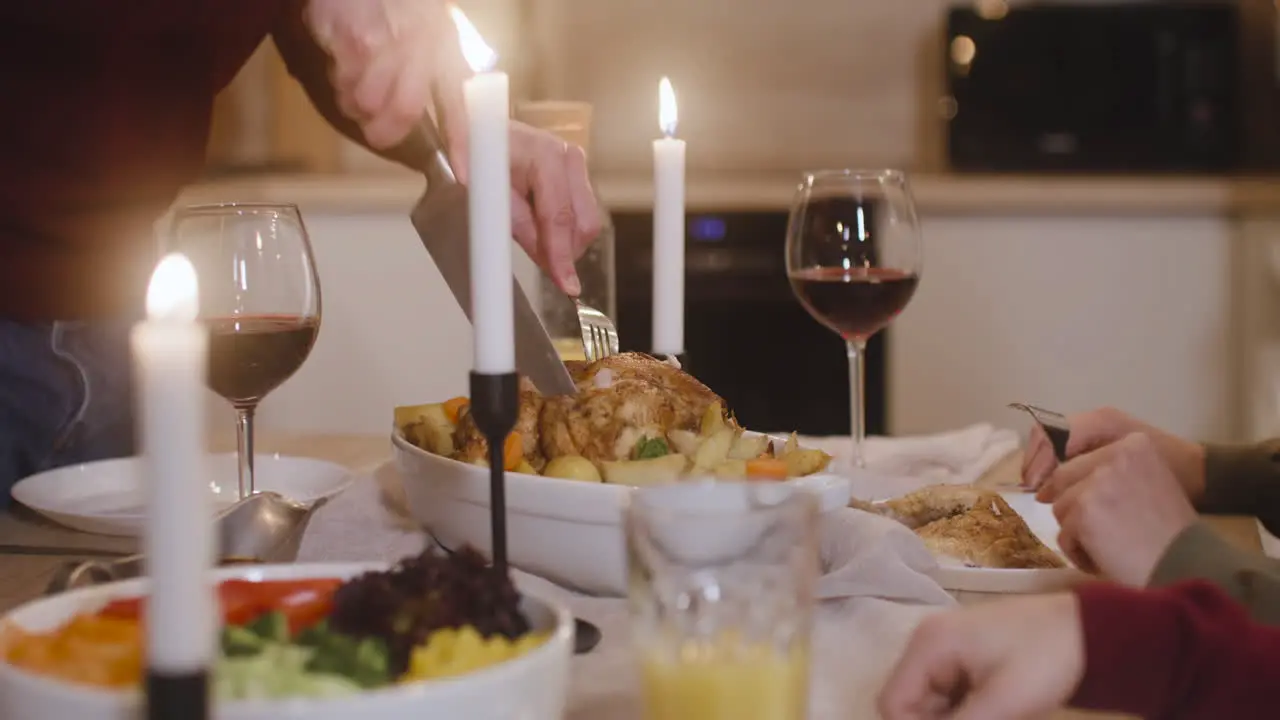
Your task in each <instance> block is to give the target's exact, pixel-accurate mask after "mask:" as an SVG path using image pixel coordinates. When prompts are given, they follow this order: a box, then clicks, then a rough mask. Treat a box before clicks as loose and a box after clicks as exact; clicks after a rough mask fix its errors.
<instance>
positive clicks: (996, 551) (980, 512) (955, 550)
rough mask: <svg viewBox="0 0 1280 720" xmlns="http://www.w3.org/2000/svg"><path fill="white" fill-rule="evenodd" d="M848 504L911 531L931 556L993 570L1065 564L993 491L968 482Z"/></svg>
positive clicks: (1062, 565) (936, 486) (1063, 565)
mask: <svg viewBox="0 0 1280 720" xmlns="http://www.w3.org/2000/svg"><path fill="white" fill-rule="evenodd" d="M851 505H852V506H853V507H856V508H858V509H860V510H866V511H869V512H874V513H878V514H881V515H884V516H886V517H890V518H893V519H894V520H897V521H898V522H901V523H902V524H904V525H906V526H907V527H909V528H911V529H913V530H915V532H916V535H918V536H920V539H921V540H923V541H924V544H925V546H926V547H928V548H929V550H930V551H931V552H933V554H934V555H938V556H942V557H944V558H951V559H953V560H956V561H959V562H962V563H964V564H966V565H972V566H976V567H984V568H999V569H1029V568H1061V567H1066V563H1065V562H1064V561H1063V559H1062V558H1061V557H1060V556H1058V554H1057V553H1055V552H1054V551H1053V550H1050V549H1049V548H1048V547H1047V546H1046V545H1045V544H1044V543H1043V542H1041V541H1040V538H1038V537H1036V534H1035V533H1034V532H1032V531H1031V528H1030V527H1028V526H1027V523H1026V520H1024V519H1023V518H1022V516H1021V515H1019V514H1018V512H1017V511H1016V510H1014V509H1013V508H1012V507H1010V506H1009V503H1008V502H1006V501H1005V499H1004V498H1002V497H1000V494H999V493H995V492H991V491H990V490H983V489H980V488H975V487H972V486H969V485H932V486H929V487H926V488H921V489H920V490H917V491H915V492H913V493H908V494H907V495H903V496H902V497H898V498H894V499H892V500H886V501H884V502H879V503H866V502H861V501H855V502H854V503H851Z"/></svg>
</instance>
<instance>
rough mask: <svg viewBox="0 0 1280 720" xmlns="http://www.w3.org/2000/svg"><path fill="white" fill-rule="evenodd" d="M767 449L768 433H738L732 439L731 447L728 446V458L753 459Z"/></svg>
mask: <svg viewBox="0 0 1280 720" xmlns="http://www.w3.org/2000/svg"><path fill="white" fill-rule="evenodd" d="M768 449H769V436H768V435H747V434H746V433H740V434H739V435H738V437H737V438H736V439H735V440H734V441H733V447H731V448H729V459H731V460H754V459H755V458H758V457H760V456H761V455H763V454H764V453H765V451H766V450H768Z"/></svg>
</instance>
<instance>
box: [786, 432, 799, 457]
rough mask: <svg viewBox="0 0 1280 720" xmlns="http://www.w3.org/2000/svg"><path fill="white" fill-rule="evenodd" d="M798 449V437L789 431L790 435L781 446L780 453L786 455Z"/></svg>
mask: <svg viewBox="0 0 1280 720" xmlns="http://www.w3.org/2000/svg"><path fill="white" fill-rule="evenodd" d="M799 449H800V439H799V438H797V437H796V434H795V433H791V435H790V437H788V438H787V444H786V445H783V446H782V454H783V455H788V454H790V453H793V452H795V451H797V450H799Z"/></svg>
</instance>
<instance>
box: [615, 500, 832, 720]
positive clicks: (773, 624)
mask: <svg viewBox="0 0 1280 720" xmlns="http://www.w3.org/2000/svg"><path fill="white" fill-rule="evenodd" d="M626 517H627V536H628V561H629V566H630V573H629V574H630V579H629V584H630V587H629V597H630V602H631V616H632V635H633V643H634V646H635V649H636V652H637V654H638V659H639V664H640V667H641V674H642V680H643V704H644V715H643V717H644V718H645V720H803V718H805V717H806V713H807V707H808V695H809V647H810V645H809V641H810V638H809V635H810V630H811V627H812V617H813V588H814V583H815V581H816V578H817V575H818V550H817V537H816V525H817V504H816V501H815V499H814V498H813V496H812V495H811V494H809V493H807V492H805V491H803V490H799V489H795V488H791V487H789V486H784V485H777V484H772V483H770V484H758V483H722V482H692V483H681V484H679V485H671V486H665V487H656V488H646V489H643V490H639V491H637V492H636V493H635V494H634V495H633V497H632V500H631V502H630V504H629V506H628V508H627V516H626Z"/></svg>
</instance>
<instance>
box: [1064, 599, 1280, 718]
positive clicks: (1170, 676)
mask: <svg viewBox="0 0 1280 720" xmlns="http://www.w3.org/2000/svg"><path fill="white" fill-rule="evenodd" d="M1076 595H1077V597H1078V598H1079V599H1080V616H1081V623H1082V626H1083V630H1084V645H1085V656H1086V670H1085V677H1084V679H1083V680H1082V681H1081V683H1080V687H1079V688H1077V690H1076V694H1075V696H1074V697H1073V698H1072V700H1071V705H1072V706H1074V707H1078V708H1083V709H1089V710H1106V711H1111V712H1124V713H1129V714H1133V715H1139V716H1141V717H1143V718H1147V720H1173V719H1174V718H1177V719H1178V720H1198V719H1200V718H1203V719H1204V720H1211V719H1212V720H1219V719H1223V718H1230V719H1231V720H1250V719H1251V718H1268V719H1271V718H1276V717H1280V694H1277V689H1278V688H1280V629H1278V628H1272V627H1267V626H1264V625H1259V624H1258V623H1255V622H1253V621H1252V620H1251V619H1250V618H1249V614H1248V612H1247V611H1246V610H1245V609H1244V607H1243V606H1241V605H1240V604H1238V603H1237V602H1236V601H1234V600H1233V599H1232V598H1231V597H1230V596H1229V595H1227V594H1226V593H1224V592H1223V591H1222V590H1220V589H1219V588H1218V587H1217V586H1215V585H1212V584H1210V583H1208V582H1205V581H1202V580H1193V581H1190V582H1185V583H1179V584H1177V585H1173V586H1170V587H1167V588H1162V589H1159V590H1134V589H1129V588H1124V587H1120V586H1117V585H1108V584H1102V583H1095V584H1088V585H1084V586H1081V587H1079V588H1077V590H1076Z"/></svg>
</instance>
